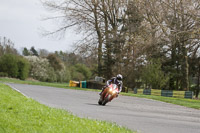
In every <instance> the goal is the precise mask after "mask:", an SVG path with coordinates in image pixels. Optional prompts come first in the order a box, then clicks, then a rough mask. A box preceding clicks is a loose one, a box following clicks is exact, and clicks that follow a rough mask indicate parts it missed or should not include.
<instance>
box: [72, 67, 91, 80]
mask: <svg viewBox="0 0 200 133" xmlns="http://www.w3.org/2000/svg"><path fill="white" fill-rule="evenodd" d="M75 70H76V71H77V72H78V73H79V74H78V75H83V76H84V80H88V79H90V77H91V75H92V72H91V71H90V69H89V68H88V67H87V66H85V65H84V64H76V65H75Z"/></svg>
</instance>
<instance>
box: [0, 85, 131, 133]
mask: <svg viewBox="0 0 200 133" xmlns="http://www.w3.org/2000/svg"><path fill="white" fill-rule="evenodd" d="M74 132H76V133H103V132H104V133H107V132H108V133H129V132H132V131H131V130H128V129H126V128H124V127H120V126H117V125H116V124H114V123H108V122H105V121H97V120H89V119H86V118H79V117H77V116H74V115H72V114H70V113H68V112H67V111H65V110H61V109H55V108H50V107H47V106H45V105H43V104H40V103H38V102H36V101H34V100H32V99H31V98H27V97H25V96H23V95H21V94H20V93H18V92H16V91H15V90H13V89H11V88H10V87H8V86H6V85H4V84H2V83H0V133H74Z"/></svg>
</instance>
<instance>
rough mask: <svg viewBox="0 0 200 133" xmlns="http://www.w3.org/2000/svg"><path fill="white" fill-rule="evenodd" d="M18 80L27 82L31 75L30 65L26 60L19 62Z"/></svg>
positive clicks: (22, 59)
mask: <svg viewBox="0 0 200 133" xmlns="http://www.w3.org/2000/svg"><path fill="white" fill-rule="evenodd" d="M17 65H18V78H19V79H21V80H25V79H26V78H27V77H28V74H29V68H30V64H29V62H28V61H27V60H26V59H25V58H22V57H21V58H19V59H18V62H17Z"/></svg>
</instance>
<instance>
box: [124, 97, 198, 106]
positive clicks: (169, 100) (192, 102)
mask: <svg viewBox="0 0 200 133" xmlns="http://www.w3.org/2000/svg"><path fill="white" fill-rule="evenodd" d="M121 94H122V95H125V96H134V97H140V98H148V99H154V100H158V101H162V102H167V103H172V104H176V105H181V106H185V107H189V108H194V109H200V100H195V99H185V98H173V97H163V96H153V95H140V94H132V93H121Z"/></svg>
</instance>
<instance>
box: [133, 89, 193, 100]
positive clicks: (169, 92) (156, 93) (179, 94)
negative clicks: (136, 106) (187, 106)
mask: <svg viewBox="0 0 200 133" xmlns="http://www.w3.org/2000/svg"><path fill="white" fill-rule="evenodd" d="M133 92H134V94H144V95H154V96H164V97H175V98H189V99H192V98H193V95H194V93H193V91H172V90H156V89H137V88H134V89H133Z"/></svg>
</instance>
